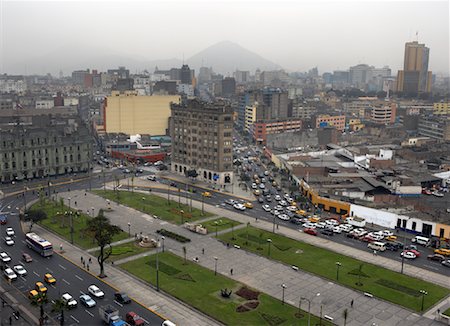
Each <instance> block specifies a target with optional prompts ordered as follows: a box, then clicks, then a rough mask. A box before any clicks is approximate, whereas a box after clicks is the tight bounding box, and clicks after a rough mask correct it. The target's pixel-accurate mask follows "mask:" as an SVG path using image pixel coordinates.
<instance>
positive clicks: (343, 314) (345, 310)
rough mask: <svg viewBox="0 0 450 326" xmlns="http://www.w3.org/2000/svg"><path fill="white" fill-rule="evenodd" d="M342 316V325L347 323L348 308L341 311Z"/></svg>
mask: <svg viewBox="0 0 450 326" xmlns="http://www.w3.org/2000/svg"><path fill="white" fill-rule="evenodd" d="M342 317H344V326H345V325H347V317H348V309H344V311H343V312H342Z"/></svg>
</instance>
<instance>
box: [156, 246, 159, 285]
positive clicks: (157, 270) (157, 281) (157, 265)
mask: <svg viewBox="0 0 450 326" xmlns="http://www.w3.org/2000/svg"><path fill="white" fill-rule="evenodd" d="M156 291H158V292H159V239H157V240H156Z"/></svg>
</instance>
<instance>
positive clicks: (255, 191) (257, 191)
mask: <svg viewBox="0 0 450 326" xmlns="http://www.w3.org/2000/svg"><path fill="white" fill-rule="evenodd" d="M253 194H254V195H255V196H259V195H261V190H259V189H255V190H253Z"/></svg>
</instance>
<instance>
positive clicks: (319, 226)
mask: <svg viewBox="0 0 450 326" xmlns="http://www.w3.org/2000/svg"><path fill="white" fill-rule="evenodd" d="M326 226H327V223H325V222H319V223H317V225H316V227H317V228H319V229H325V227H326Z"/></svg>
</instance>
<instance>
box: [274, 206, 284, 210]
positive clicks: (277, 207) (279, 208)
mask: <svg viewBox="0 0 450 326" xmlns="http://www.w3.org/2000/svg"><path fill="white" fill-rule="evenodd" d="M273 209H275V210H277V211H282V210H283V206H281V205H276V206H275V207H274V208H273Z"/></svg>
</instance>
